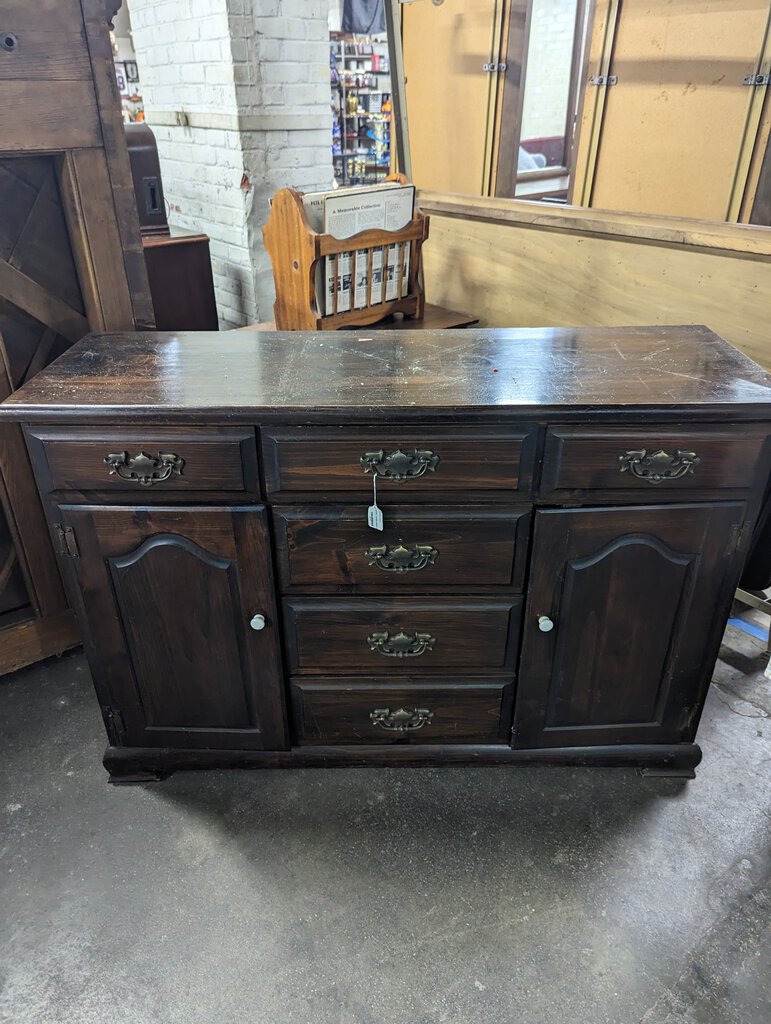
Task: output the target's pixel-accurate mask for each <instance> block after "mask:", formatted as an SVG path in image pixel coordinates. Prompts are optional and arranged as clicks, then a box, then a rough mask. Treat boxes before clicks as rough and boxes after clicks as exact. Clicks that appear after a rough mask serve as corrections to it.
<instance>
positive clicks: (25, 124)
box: [0, 0, 153, 674]
mask: <svg viewBox="0 0 771 1024" xmlns="http://www.w3.org/2000/svg"><path fill="white" fill-rule="evenodd" d="M118 6H120V0H107V2H105V0H40V2H38V3H35V4H30V3H29V2H28V0H4V2H3V4H2V12H3V24H2V36H3V40H4V41H5V44H7V45H4V46H3V47H2V49H0V211H2V216H0V356H1V357H2V362H3V363H4V366H3V367H0V397H5V394H7V393H8V390H14V389H16V388H18V387H20V386H21V385H23V384H24V383H25V382H26V381H28V380H29V379H30V378H31V377H33V376H34V375H35V374H36V373H38V372H39V371H40V370H42V369H43V368H44V367H45V366H47V365H48V364H49V363H50V362H52V361H53V360H54V359H56V358H57V356H59V355H61V354H62V353H63V352H64V351H65V350H66V349H67V348H69V346H70V345H72V344H73V343H74V342H76V341H78V340H79V339H80V338H82V337H83V335H85V334H87V333H88V332H89V330H96V331H98V330H101V331H118V330H124V331H125V330H132V329H134V328H135V327H137V325H143V326H144V325H151V324H152V322H153V317H152V304H151V300H150V293H149V287H148V284H147V274H146V270H145V263H144V254H143V252H142V242H141V238H140V235H139V224H138V220H137V214H136V209H135V200H134V192H133V188H132V184H131V175H130V171H129V164H128V154H127V152H126V145H125V140H124V135H123V123H122V118H121V111H120V96H119V93H118V87H117V83H116V80H115V69H114V65H113V54H112V48H111V45H110V39H109V28H110V25H109V18H110V17H112V16H113V15H114V14H115V11H116V10H117V8H118ZM6 371H7V372H6ZM0 502H1V503H2V506H3V510H2V511H3V514H4V519H5V523H4V524H3V525H1V526H0V609H3V610H5V611H6V612H7V614H6V615H2V614H0V674H2V673H4V672H11V671H13V670H15V669H17V668H21V667H22V666H24V665H29V664H31V663H33V662H35V661H39V660H40V659H42V658H46V657H50V656H51V655H53V654H60V653H61V652H62V651H64V650H66V649H67V648H69V647H73V646H74V645H75V644H77V643H78V642H79V633H78V629H77V623H76V621H75V616H74V614H73V612H72V611H71V609H70V608H68V606H67V602H66V599H65V595H64V590H63V588H62V583H61V579H60V578H59V574H58V569H57V566H56V560H55V557H54V553H53V550H52V548H51V543H50V537H49V532H48V529H47V527H46V524H45V518H44V516H43V511H42V508H41V506H40V502H39V499H38V496H37V493H36V490H35V486H34V481H33V478H32V472H31V468H30V466H29V464H28V459H27V454H26V451H25V448H24V443H23V440H22V438H21V435H20V432H19V431H18V429H16V428H15V427H13V426H8V427H6V426H3V427H2V429H0ZM6 525H7V529H6ZM21 579H23V581H24V586H25V588H26V592H27V597H28V603H27V604H26V605H20V604H19V600H20V598H21V597H22V596H23V594H22V592H21V589H20V580H21Z"/></svg>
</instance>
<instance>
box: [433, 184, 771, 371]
mask: <svg viewBox="0 0 771 1024" xmlns="http://www.w3.org/2000/svg"><path fill="white" fill-rule="evenodd" d="M419 199H420V206H421V209H422V210H423V211H424V212H426V213H429V214H430V215H431V240H430V242H429V243H428V244H427V245H425V246H424V248H423V254H424V266H425V280H426V298H427V301H429V302H431V303H433V304H435V305H444V306H450V307H454V308H461V309H464V308H465V309H469V310H470V311H471V312H472V313H473V314H474V315H475V316H478V317H479V319H480V323H481V324H482V325H483V326H489V327H549V326H568V327H569V326H611V327H612V326H629V325H641V324H698V323H701V324H707V325H708V326H709V327H711V328H712V329H713V330H714V331H716V332H717V333H718V334H720V335H722V336H723V337H724V338H726V339H727V340H728V341H730V342H731V343H732V344H733V345H735V346H736V347H737V348H739V349H741V350H742V351H744V352H746V353H747V355H749V356H750V357H751V358H753V359H755V360H756V361H757V362H759V363H760V364H761V365H763V366H766V367H769V368H771V338H770V337H769V333H768V296H769V294H771V231H769V230H768V229H767V228H762V227H761V228H758V227H753V226H751V225H743V224H717V223H711V222H706V221H697V220H692V221H681V220H678V219H676V218H669V217H658V216H652V215H643V214H635V215H627V214H617V213H603V212H602V211H599V210H584V209H577V208H575V207H561V208H558V209H555V208H554V207H552V206H549V205H548V204H545V203H530V202H523V201H518V200H511V199H472V198H469V197H465V196H453V195H446V194H440V193H434V192H421V193H420V197H419Z"/></svg>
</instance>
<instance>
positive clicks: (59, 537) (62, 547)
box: [53, 523, 80, 558]
mask: <svg viewBox="0 0 771 1024" xmlns="http://www.w3.org/2000/svg"><path fill="white" fill-rule="evenodd" d="M53 530H54V533H55V535H56V550H57V553H58V554H60V555H64V556H66V557H69V558H78V557H79V556H80V549H79V548H78V540H77V537H76V536H75V531H74V530H73V528H72V527H71V526H62V524H61V523H54V524H53Z"/></svg>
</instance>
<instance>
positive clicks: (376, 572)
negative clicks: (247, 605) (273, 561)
mask: <svg viewBox="0 0 771 1024" xmlns="http://www.w3.org/2000/svg"><path fill="white" fill-rule="evenodd" d="M366 516H367V509H366V503H365V502H361V503H360V504H358V505H291V506H284V507H280V506H279V507H274V509H273V524H274V528H275V536H276V552H277V557H278V566H279V574H280V578H281V587H282V590H284V591H288V590H296V591H300V590H302V591H303V592H305V593H312V592H314V591H322V590H326V591H329V590H330V588H332V589H334V590H340V591H343V592H344V591H348V592H360V593H362V592H369V593H381V592H383V591H397V590H401V591H404V592H408V593H412V592H415V591H426V590H434V589H436V588H442V589H443V588H445V587H447V588H451V589H455V590H457V589H459V588H460V589H463V590H464V591H468V590H469V589H480V588H485V587H514V588H516V589H518V590H521V589H522V584H523V579H524V572H525V561H526V556H527V537H528V528H529V524H530V508H529V506H525V507H523V508H500V507H498V508H496V507H495V506H490V507H487V508H484V507H479V506H465V507H464V508H460V509H456V508H454V509H445V508H437V507H435V506H434V507H433V508H432V507H431V506H426V505H423V506H420V505H389V506H387V507H386V508H385V510H384V520H385V529H384V530H383V532H382V533H381V532H378V531H376V530H373V529H371V528H370V527H369V526H368V525H367V522H366Z"/></svg>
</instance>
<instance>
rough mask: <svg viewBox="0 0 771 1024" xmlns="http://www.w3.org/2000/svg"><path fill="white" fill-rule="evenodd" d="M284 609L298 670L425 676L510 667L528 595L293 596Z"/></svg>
mask: <svg viewBox="0 0 771 1024" xmlns="http://www.w3.org/2000/svg"><path fill="white" fill-rule="evenodd" d="M284 610H285V626H286V641H287V643H286V646H287V657H288V660H289V671H290V672H291V673H301V674H309V675H312V674H316V675H319V674H323V673H325V672H330V671H334V672H335V673H346V672H349V673H357V672H358V673H361V672H365V673H367V674H369V675H385V676H393V675H394V674H398V673H405V674H406V673H409V674H411V675H421V676H422V675H424V674H429V675H430V674H431V673H432V672H441V673H443V674H446V673H447V672H448V671H455V672H457V671H474V672H477V673H480V672H485V673H487V672H496V671H505V670H507V669H511V668H512V667H513V664H514V655H515V652H516V646H517V643H518V637H519V616H520V610H521V600H520V599H519V598H512V599H511V600H507V601H492V600H484V601H483V600H474V599H471V600H468V601H464V602H462V603H461V602H454V601H418V600H411V599H408V598H384V599H382V600H377V601H375V600H359V599H353V598H351V599H348V600H339V601H334V600H329V599H327V600H324V599H321V598H320V599H318V600H317V599H311V598H308V599H307V600H305V599H303V600H301V599H292V598H287V599H286V600H285V602H284Z"/></svg>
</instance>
